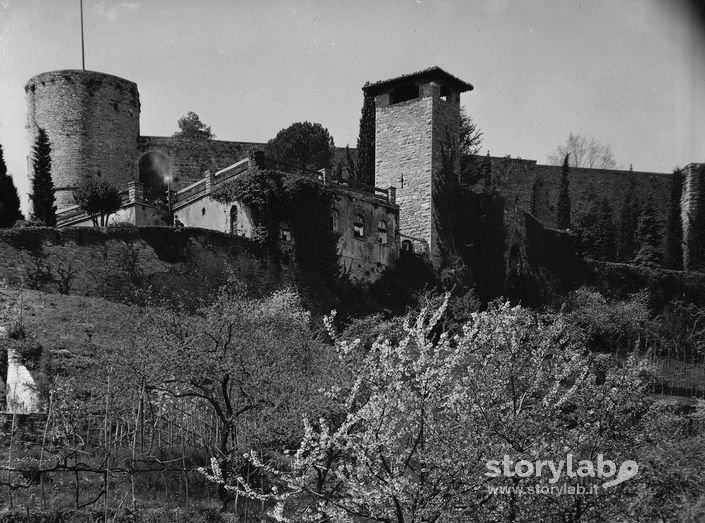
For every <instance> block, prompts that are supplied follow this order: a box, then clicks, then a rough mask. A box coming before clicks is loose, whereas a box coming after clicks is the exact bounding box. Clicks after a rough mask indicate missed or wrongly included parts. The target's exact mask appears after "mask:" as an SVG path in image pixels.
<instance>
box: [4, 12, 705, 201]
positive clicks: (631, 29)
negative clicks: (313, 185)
mask: <svg viewBox="0 0 705 523" xmlns="http://www.w3.org/2000/svg"><path fill="white" fill-rule="evenodd" d="M83 3H84V24H85V60H86V69H89V70H94V71H101V72H104V73H110V74H113V75H116V76H120V77H123V78H126V79H128V80H132V81H134V82H136V83H137V85H138V88H139V92H140V100H141V103H142V113H141V119H140V132H141V134H142V135H149V136H170V135H171V134H173V133H174V132H175V131H176V129H177V120H178V119H179V117H181V116H183V115H184V114H186V113H187V112H188V111H195V112H196V113H198V115H199V116H200V117H201V120H202V121H203V122H205V123H206V124H208V125H210V126H211V127H212V129H213V131H214V133H215V134H216V137H217V139H221V140H235V141H253V142H264V141H267V140H268V139H270V138H273V137H274V136H275V135H276V133H277V132H278V131H279V130H280V129H282V128H284V127H287V126H288V125H290V124H291V123H293V122H297V121H304V120H308V121H312V122H319V123H321V124H322V125H323V126H325V127H326V128H327V129H328V130H329V131H330V133H331V135H332V136H333V138H334V140H335V143H336V145H338V146H345V145H348V144H349V145H351V146H353V147H354V146H355V144H356V141H357V133H358V125H359V118H360V110H361V107H362V91H361V87H362V86H363V84H364V83H365V82H366V81H377V80H383V79H387V78H392V77H395V76H398V75H401V74H406V73H409V72H413V71H417V70H420V69H425V68H427V67H430V66H432V65H438V66H440V67H442V68H444V69H446V70H447V71H448V72H450V73H451V74H453V75H455V76H458V77H459V78H461V79H463V80H465V81H468V82H470V83H472V84H473V85H474V87H475V89H474V90H473V91H472V92H469V93H465V94H463V96H462V98H461V103H462V104H463V105H464V106H465V107H466V108H467V111H468V114H470V115H471V117H472V118H473V119H474V120H475V122H476V123H477V124H478V126H479V127H480V128H481V129H482V131H483V132H484V141H483V154H484V153H485V152H487V151H489V152H490V153H491V154H492V155H493V156H505V155H511V156H512V157H522V158H525V159H533V160H537V161H538V162H539V163H543V162H545V161H546V160H547V156H548V155H549V154H550V153H551V152H553V151H554V150H555V148H556V146H558V145H559V144H561V143H563V142H565V140H566V139H567V137H568V134H569V133H570V132H573V133H578V134H582V135H584V136H588V137H592V138H596V139H597V140H599V141H600V142H602V143H604V144H608V145H610V146H611V147H612V150H613V151H614V155H615V157H616V159H617V161H618V162H619V164H620V165H621V166H622V167H624V168H629V166H630V165H632V166H633V168H634V170H645V171H656V172H670V171H672V170H673V169H674V168H676V167H678V166H681V167H682V166H684V165H686V164H688V163H690V162H705V23H704V22H703V18H705V7H703V4H705V0H698V1H685V0H619V1H614V0H349V1H348V0H328V1H310V0H287V1H270V0H252V1H250V0H198V1H197V0H128V1H123V0H84V2H83ZM79 13H80V11H79V0H0V144H1V145H2V146H3V149H4V151H5V160H6V163H7V166H8V170H9V171H10V173H12V174H13V177H14V179H15V183H16V185H17V186H18V189H19V192H20V194H21V197H22V199H23V205H24V206H25V208H26V200H27V198H26V195H27V193H28V192H29V190H30V189H29V182H28V180H27V174H26V172H27V167H26V166H27V160H26V157H27V155H28V154H29V148H30V144H29V138H28V136H27V132H26V129H25V113H26V106H25V97H24V84H25V83H26V82H27V80H29V78H31V77H32V76H34V75H35V74H38V73H41V72H45V71H52V70H60V69H80V68H81V40H80V14H79Z"/></svg>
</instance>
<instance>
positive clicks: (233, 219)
mask: <svg viewBox="0 0 705 523" xmlns="http://www.w3.org/2000/svg"><path fill="white" fill-rule="evenodd" d="M201 213H202V215H204V216H205V214H206V208H205V207H204V208H203V209H202V211H201ZM230 234H237V205H233V206H232V207H230Z"/></svg>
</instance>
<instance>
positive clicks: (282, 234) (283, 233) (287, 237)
mask: <svg viewBox="0 0 705 523" xmlns="http://www.w3.org/2000/svg"><path fill="white" fill-rule="evenodd" d="M279 239H280V240H281V241H283V242H290V241H291V227H289V222H279Z"/></svg>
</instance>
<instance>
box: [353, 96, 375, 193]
mask: <svg viewBox="0 0 705 523" xmlns="http://www.w3.org/2000/svg"><path fill="white" fill-rule="evenodd" d="M365 85H368V84H365ZM363 92H364V91H363ZM356 180H357V181H358V183H361V184H364V185H374V184H375V99H374V97H373V96H370V95H368V94H367V93H366V92H365V95H364V100H363V102H362V116H361V117H360V133H359V134H358V137H357V173H356Z"/></svg>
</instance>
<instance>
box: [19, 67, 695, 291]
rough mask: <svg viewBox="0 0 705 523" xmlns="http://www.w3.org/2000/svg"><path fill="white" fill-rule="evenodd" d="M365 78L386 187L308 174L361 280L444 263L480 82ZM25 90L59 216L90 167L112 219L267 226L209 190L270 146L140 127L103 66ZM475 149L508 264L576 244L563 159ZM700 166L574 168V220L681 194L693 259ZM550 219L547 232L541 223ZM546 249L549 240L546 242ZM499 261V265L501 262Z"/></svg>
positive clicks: (128, 85) (35, 82) (523, 264)
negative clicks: (559, 215)
mask: <svg viewBox="0 0 705 523" xmlns="http://www.w3.org/2000/svg"><path fill="white" fill-rule="evenodd" d="M363 89H364V90H365V92H366V93H367V94H368V95H370V96H372V97H374V99H375V118H376V121H375V126H376V130H375V156H376V165H375V185H376V186H378V187H368V188H359V187H353V186H351V185H350V184H348V183H347V182H346V181H345V180H342V179H333V178H332V177H331V176H330V173H329V172H320V173H310V174H311V176H317V177H319V179H320V180H321V182H322V183H323V184H324V185H325V189H326V190H327V191H329V193H330V194H331V195H332V197H333V205H332V207H331V209H330V216H329V223H328V226H329V227H330V230H331V231H333V232H335V233H337V234H338V237H339V240H338V256H339V265H340V267H341V268H342V269H343V270H344V271H345V272H346V273H347V274H349V276H350V277H351V278H353V279H356V280H365V281H374V280H375V279H377V278H378V277H379V276H380V275H381V274H382V273H383V272H384V271H385V270H387V269H389V268H391V267H394V266H395V265H396V262H397V260H398V258H399V255H400V253H408V252H413V253H416V254H421V255H423V256H426V257H427V259H428V260H429V261H430V263H431V264H432V265H433V266H434V267H435V268H436V269H438V268H439V267H440V266H441V246H440V236H441V235H440V233H439V220H438V213H439V211H443V210H444V209H443V207H442V204H441V203H439V202H438V201H437V190H438V185H439V180H440V176H441V175H440V173H441V169H442V168H443V165H444V164H443V162H444V158H448V157H450V158H453V162H454V165H453V169H454V171H455V172H458V173H459V174H458V177H460V174H462V172H461V171H462V169H461V168H460V165H461V163H462V162H461V160H468V157H463V158H461V156H460V154H459V151H458V149H457V148H458V136H459V130H460V96H461V94H462V93H464V92H468V91H471V90H472V89H473V86H472V85H471V84H469V83H467V82H465V81H463V80H461V79H459V78H457V77H455V76H453V75H451V74H449V73H448V72H446V71H444V70H443V69H441V68H439V67H431V68H429V69H426V70H423V71H419V72H415V73H411V74H407V75H403V76H399V77H396V78H392V79H390V80H385V81H380V82H375V83H372V84H366V85H365V87H364V88H363ZM25 90H26V93H27V108H28V110H27V128H28V130H29V132H30V135H31V137H32V138H33V137H34V136H36V133H37V131H38V129H39V128H43V129H45V130H46V132H47V134H48V137H49V141H50V143H51V145H52V166H53V171H52V176H53V177H54V182H55V185H56V191H57V205H58V224H59V226H69V225H92V222H91V220H90V217H88V216H86V215H85V214H84V213H83V211H81V210H80V209H79V208H78V207H77V206H76V205H75V204H74V202H73V197H72V191H73V189H74V188H75V187H76V186H77V185H78V184H79V183H80V182H81V180H84V179H86V178H95V179H101V180H107V181H109V182H111V183H113V184H115V185H117V186H118V187H120V188H121V189H122V190H123V205H122V208H121V209H120V210H119V211H118V212H117V213H116V214H115V215H114V216H113V217H112V220H111V222H112V223H119V222H123V223H124V222H127V223H129V224H132V225H135V226H144V225H150V226H153V225H164V226H171V225H173V224H174V219H178V220H179V222H180V223H182V224H183V225H184V226H186V227H200V228H205V229H211V230H216V231H221V232H223V233H227V234H232V235H238V236H245V237H252V235H253V234H254V232H255V230H256V228H257V226H258V224H257V223H256V220H255V219H254V216H253V212H252V210H251V209H249V208H248V206H247V205H245V204H244V203H243V202H238V201H232V202H226V203H222V202H219V201H216V200H214V199H212V198H211V197H210V196H211V195H212V193H213V190H214V189H215V188H217V187H218V186H219V185H220V184H224V183H228V181H229V180H232V179H233V178H235V177H237V176H240V175H242V173H244V172H246V171H247V169H248V168H249V166H250V162H251V161H254V160H250V158H249V155H250V153H252V151H253V150H254V149H257V148H258V147H261V146H262V145H263V144H257V143H253V142H228V141H220V140H195V139H184V138H174V137H147V136H140V134H139V112H140V101H139V93H138V90H137V85H136V84H135V83H133V82H130V81H128V80H124V79H121V78H117V77H114V76H111V75H107V74H103V73H96V72H91V71H54V72H48V73H42V74H40V75H37V76H35V77H33V78H32V79H30V81H29V82H28V83H27V85H26V87H25ZM470 159H471V160H472V158H470ZM475 159H476V160H478V159H477V158H475ZM480 160H481V161H482V162H485V163H486V164H487V165H485V163H483V168H482V169H481V170H480V171H487V172H486V175H487V176H490V177H492V181H491V184H492V185H493V187H495V188H496V190H497V191H498V193H499V194H500V195H501V196H502V197H503V201H504V203H503V209H504V210H503V213H504V218H502V216H501V214H502V213H500V217H499V220H500V221H501V222H502V221H503V223H501V224H500V230H501V227H502V226H503V227H504V229H503V231H504V235H503V238H499V242H500V243H502V242H504V247H503V249H504V253H505V254H504V265H506V267H504V268H503V269H504V270H505V272H506V274H509V273H518V272H522V271H527V270H530V268H529V265H530V261H531V259H532V257H533V259H534V260H536V259H538V258H536V256H535V255H534V256H532V255H531V254H530V253H531V249H528V248H527V244H528V243H529V242H531V241H534V243H535V244H539V243H541V242H543V244H545V245H570V242H567V243H566V242H565V241H563V240H561V239H557V240H556V241H555V242H553V243H551V241H552V240H551V241H549V240H550V238H558V236H556V235H557V234H559V235H560V234H563V233H562V232H561V231H555V230H553V229H552V228H553V227H555V213H556V209H555V202H556V200H557V193H558V182H559V179H560V172H561V168H560V167H555V166H547V165H538V164H537V163H536V162H535V161H532V160H522V159H512V158H490V157H482V158H481V159H480ZM485 167H486V168H485ZM704 172H705V167H704V166H703V165H702V164H690V165H689V166H687V167H686V168H685V169H684V170H683V173H684V177H683V179H682V186H681V187H680V188H679V187H678V186H675V185H674V184H675V183H676V178H675V177H674V176H672V174H671V173H636V172H631V171H618V170H611V171H607V170H597V169H571V180H570V197H571V201H572V202H573V205H572V209H573V211H572V212H573V215H574V216H572V217H571V219H572V220H573V223H576V222H577V221H578V220H579V219H580V216H581V213H585V212H586V211H585V209H586V202H588V201H589V198H588V197H587V196H586V195H587V194H588V193H590V194H597V195H598V196H599V197H602V198H605V199H607V200H608V202H609V204H610V205H611V206H612V211H613V215H614V216H618V215H619V211H620V207H621V205H623V202H624V201H625V199H626V198H627V197H628V195H629V194H631V193H630V191H632V192H633V193H634V194H637V195H638V196H639V197H643V198H644V199H647V198H648V199H651V200H652V201H653V202H654V203H655V206H656V209H657V211H658V213H659V217H660V218H661V221H662V223H663V224H664V225H665V222H666V217H667V215H673V214H674V211H673V206H674V205H675V206H678V207H679V209H678V211H679V212H677V213H676V214H678V215H680V216H681V218H682V228H683V242H682V244H683V250H684V253H683V259H684V260H685V261H686V268H688V267H687V262H688V260H691V259H692V258H693V256H691V253H690V251H689V249H690V247H689V246H690V244H691V238H693V237H694V236H697V235H698V234H700V235H702V234H703V233H702V232H701V231H700V230H699V228H701V227H702V224H697V223H695V217H696V216H699V215H701V214H702V212H700V206H701V205H702V203H701V202H702V200H703V197H702V193H703V189H702V188H703V187H705V183H704V182H703V181H702V180H703V178H704V175H703V173H704ZM30 176H31V173H30ZM488 183H489V182H488ZM678 183H681V182H678ZM674 189H677V191H676V192H677V194H676V192H674ZM674 194H675V195H676V197H675V199H674V196H673V195H674ZM167 195H168V196H167ZM679 195H680V198H678V196H679ZM674 202H675V203H674ZM458 211H459V212H465V211H466V210H465V209H459V210H458ZM467 211H468V212H471V211H474V210H473V209H467ZM512 213H513V214H512ZM518 213H521V215H519V214H518ZM669 213H670V214H669ZM481 214H482V213H480V215H481ZM480 217H481V216H480ZM517 224H522V225H517ZM475 226H478V227H482V224H479V222H478V224H475ZM493 230H497V229H493ZM544 230H545V231H551V232H550V234H543V233H542V232H537V231H544ZM529 231H531V232H529ZM480 232H481V231H480ZM446 233H447V231H446ZM498 234H500V235H501V232H500V233H498ZM539 236H541V238H542V239H541V240H540V241H539V240H537V238H538V237H539ZM477 237H478V238H482V234H479V235H477ZM278 238H279V244H280V246H281V248H282V249H283V250H287V249H289V248H291V247H292V246H294V245H295V244H296V237H295V234H294V233H293V232H292V228H291V226H290V224H289V223H288V222H287V221H286V219H284V220H282V221H281V223H280V224H279V235H278ZM532 238H533V239H534V240H532ZM460 247H462V248H466V247H467V248H468V249H469V251H468V252H469V255H468V257H469V258H474V259H480V258H481V257H482V256H483V254H482V253H483V251H484V250H486V247H487V245H484V244H482V243H473V244H472V245H463V246H460ZM493 248H494V249H495V250H497V249H496V247H493ZM556 248H557V247H556ZM561 248H563V247H561ZM547 249H548V250H550V249H553V247H545V248H543V247H542V250H547ZM473 250H474V251H473ZM553 258H556V256H553ZM493 260H494V258H493ZM491 263H492V264H494V265H497V264H500V265H501V261H500V262H497V261H496V260H494V261H492V262H491ZM484 264H485V265H488V264H487V263H484ZM500 269H502V268H501V267H500Z"/></svg>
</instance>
